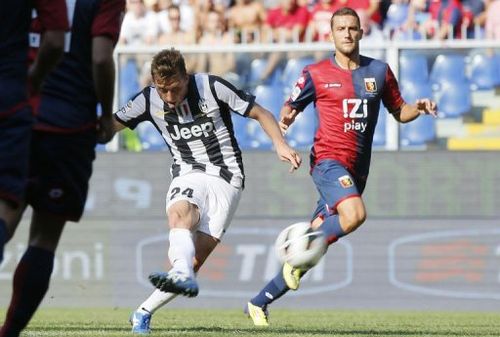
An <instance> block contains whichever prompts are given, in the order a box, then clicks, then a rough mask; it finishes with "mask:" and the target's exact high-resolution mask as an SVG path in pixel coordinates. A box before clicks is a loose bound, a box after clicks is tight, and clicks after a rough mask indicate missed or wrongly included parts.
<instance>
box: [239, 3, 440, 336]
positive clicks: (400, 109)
mask: <svg viewBox="0 0 500 337" xmlns="http://www.w3.org/2000/svg"><path fill="white" fill-rule="evenodd" d="M331 30H332V38H333V43H334V45H335V52H334V53H333V55H332V56H331V57H330V58H329V59H327V60H324V61H321V62H318V63H316V64H312V65H309V66H307V67H305V69H304V70H303V72H302V75H301V77H300V78H299V79H298V80H297V82H296V84H295V87H294V89H293V92H292V94H291V96H290V98H289V99H288V101H287V102H286V103H285V105H284V107H283V108H282V110H281V120H280V123H279V125H280V128H281V130H282V132H283V133H286V131H287V130H288V128H289V126H290V125H291V124H292V123H293V122H294V120H295V117H296V116H297V114H298V113H299V112H301V111H303V110H304V108H305V107H306V106H307V105H308V104H310V103H311V102H314V103H315V105H316V109H317V111H318V114H319V128H318V130H317V131H316V135H315V137H314V145H313V147H312V150H311V175H312V179H313V181H314V184H315V185H316V188H317V190H318V193H319V200H318V204H317V208H316V210H315V212H314V213H313V216H312V221H311V226H312V227H314V228H317V227H319V228H320V229H321V230H322V231H323V233H324V234H325V237H326V238H327V242H328V244H332V243H334V242H336V241H337V240H338V239H340V238H341V237H343V236H344V235H347V234H349V233H351V232H353V231H354V230H356V229H357V228H358V227H359V226H361V224H362V223H363V222H364V221H365V219H366V210H365V205H364V203H363V199H362V198H361V195H362V193H363V190H364V188H365V184H366V180H367V177H368V171H369V167H370V158H371V150H372V149H371V147H372V141H373V134H374V131H375V125H376V123H377V118H378V112H379V107H380V101H382V102H383V103H384V105H385V107H386V108H387V110H388V111H389V112H390V113H391V114H392V115H393V117H394V118H395V119H396V120H397V121H398V122H401V123H407V122H410V121H412V120H414V119H416V118H417V117H418V116H420V115H426V114H430V115H433V116H436V104H435V102H433V101H431V100H430V99H428V98H422V99H418V100H417V101H416V102H415V103H414V104H407V103H406V102H405V101H404V100H403V99H402V97H401V94H400V91H399V88H398V83H397V81H396V79H395V77H394V74H393V73H392V71H391V69H390V68H389V66H388V65H387V64H386V63H384V62H382V61H378V60H375V59H372V58H368V57H365V56H361V55H359V41H360V40H361V38H362V36H363V30H362V29H361V28H360V20H359V17H358V15H357V13H356V12H355V11H354V10H353V9H351V8H341V9H339V10H337V11H336V12H335V13H333V15H332V18H331ZM311 117H312V116H311ZM303 118H310V117H308V116H303ZM305 272H306V270H300V269H297V268H292V267H291V266H290V265H289V264H287V263H285V264H284V265H283V268H282V269H281V270H280V272H279V273H278V275H276V276H275V277H274V279H272V280H271V281H270V282H269V283H268V284H267V285H266V286H265V287H264V288H263V289H262V290H261V291H260V292H259V293H258V294H257V295H256V296H255V297H254V298H252V299H251V300H250V301H249V302H248V303H247V305H246V308H245V311H246V312H247V314H248V315H249V316H250V317H251V318H252V320H253V323H254V324H255V325H258V326H267V325H268V324H269V322H268V311H267V307H268V306H269V305H270V304H271V303H272V302H274V301H275V300H277V299H278V298H280V297H281V296H283V295H284V294H285V293H286V292H287V291H288V290H289V289H292V290H296V289H297V288H298V287H299V284H300V278H301V277H302V276H303V275H304V274H305Z"/></svg>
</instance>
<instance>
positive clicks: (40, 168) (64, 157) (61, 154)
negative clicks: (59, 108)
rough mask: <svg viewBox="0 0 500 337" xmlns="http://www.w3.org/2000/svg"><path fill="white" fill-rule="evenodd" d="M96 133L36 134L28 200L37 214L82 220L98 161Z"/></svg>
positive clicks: (33, 141) (34, 134) (38, 132)
mask: <svg viewBox="0 0 500 337" xmlns="http://www.w3.org/2000/svg"><path fill="white" fill-rule="evenodd" d="M95 145H96V132H95V130H90V131H86V132H80V133H70V134H60V133H51V132H41V131H34V132H33V140H32V147H31V158H30V173H29V177H30V181H29V185H28V192H27V201H28V203H29V204H30V205H31V206H32V207H33V209H35V210H37V211H43V212H47V213H50V214H54V215H57V216H60V217H62V218H64V219H66V220H70V221H78V220H80V218H81V216H82V214H83V210H84V207H85V202H86V200H87V193H88V188H89V180H90V176H91V175H92V162H93V161H94V159H95Z"/></svg>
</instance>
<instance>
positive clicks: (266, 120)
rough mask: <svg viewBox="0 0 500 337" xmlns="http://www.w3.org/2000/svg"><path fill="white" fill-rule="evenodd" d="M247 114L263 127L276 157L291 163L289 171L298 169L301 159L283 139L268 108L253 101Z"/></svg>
mask: <svg viewBox="0 0 500 337" xmlns="http://www.w3.org/2000/svg"><path fill="white" fill-rule="evenodd" d="M248 116H249V117H250V118H252V119H255V120H256V121H258V122H259V123H260V125H261V127H262V129H264V131H265V132H266V133H267V135H268V136H269V138H271V140H272V141H273V144H274V148H275V149H276V153H277V155H278V158H279V159H280V160H282V161H288V162H289V163H290V164H291V165H292V166H291V167H290V172H293V171H294V170H296V169H298V168H299V166H300V164H301V162H302V159H301V158H300V156H299V154H298V153H297V151H295V150H294V149H293V148H291V147H290V146H289V145H288V144H287V142H286V141H285V138H283V135H282V134H281V130H280V128H279V126H278V123H277V122H276V119H274V117H273V115H272V114H271V113H270V112H269V111H268V110H266V109H264V108H263V107H261V106H260V105H259V104H257V103H255V105H254V106H253V107H252V109H251V110H250V112H249V114H248Z"/></svg>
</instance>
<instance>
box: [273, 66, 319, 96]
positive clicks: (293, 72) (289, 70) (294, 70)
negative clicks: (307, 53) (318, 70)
mask: <svg viewBox="0 0 500 337" xmlns="http://www.w3.org/2000/svg"><path fill="white" fill-rule="evenodd" d="M312 63H314V58H312V57H299V58H292V59H289V60H288V62H287V63H286V66H285V69H284V70H283V76H282V77H281V81H282V83H283V87H284V89H285V91H284V93H285V96H288V95H289V94H290V92H291V90H292V88H293V85H294V84H295V82H296V81H297V80H298V78H299V77H300V75H301V74H302V70H303V69H304V67H305V66H307V65H309V64H312Z"/></svg>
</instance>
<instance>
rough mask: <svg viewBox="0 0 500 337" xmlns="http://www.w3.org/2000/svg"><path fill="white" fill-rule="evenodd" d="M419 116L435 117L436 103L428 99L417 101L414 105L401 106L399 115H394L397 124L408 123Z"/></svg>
mask: <svg viewBox="0 0 500 337" xmlns="http://www.w3.org/2000/svg"><path fill="white" fill-rule="evenodd" d="M420 115H431V116H434V117H437V105H436V102H434V101H432V100H430V99H428V98H421V99H417V101H416V102H415V104H406V103H405V104H403V106H402V107H401V110H400V112H399V113H397V114H394V118H396V120H397V121H398V122H401V123H408V122H411V121H412V120H415V119H416V118H417V117H418V116H420Z"/></svg>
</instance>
